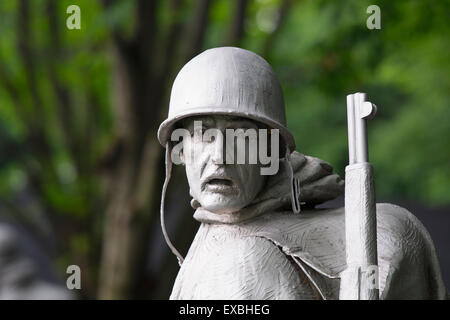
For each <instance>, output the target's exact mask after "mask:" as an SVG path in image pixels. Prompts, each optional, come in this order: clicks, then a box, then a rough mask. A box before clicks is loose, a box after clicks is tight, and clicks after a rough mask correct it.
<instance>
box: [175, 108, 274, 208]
mask: <svg viewBox="0 0 450 320" xmlns="http://www.w3.org/2000/svg"><path fill="white" fill-rule="evenodd" d="M194 121H201V124H202V127H201V131H202V133H204V132H205V131H206V130H208V129H217V130H218V131H220V132H222V133H223V139H222V138H221V137H215V138H212V139H211V140H210V139H202V138H198V137H199V136H201V135H200V134H199V135H196V134H195V132H194V128H196V130H198V129H199V127H198V126H197V127H195V126H194ZM197 124H198V122H197ZM183 127H184V128H185V129H188V131H189V132H190V134H191V138H190V139H184V140H183V151H182V159H183V162H184V163H185V166H186V175H187V179H188V182H189V186H190V188H191V195H192V196H193V197H194V198H195V199H196V200H197V201H198V202H199V203H200V204H201V206H202V207H203V208H205V209H207V210H209V211H211V212H214V213H219V214H227V213H232V212H236V211H238V210H240V209H242V208H244V207H246V206H247V205H249V204H250V203H251V202H252V200H253V199H254V198H255V197H256V195H257V194H258V193H259V191H260V190H261V189H262V187H263V185H264V182H265V176H264V175H261V173H260V168H261V164H259V163H257V164H249V161H248V152H246V158H245V160H246V161H245V163H244V164H237V163H236V162H237V161H235V164H228V163H226V164H225V162H226V161H225V158H226V152H235V154H236V150H228V149H230V148H226V147H225V142H224V141H223V140H224V139H225V138H224V137H225V129H244V130H247V129H255V130H258V125H257V123H255V122H254V121H251V120H247V119H244V118H236V117H229V116H205V117H192V118H188V119H186V120H184V121H183ZM210 131H211V130H210ZM197 133H198V132H197ZM209 140H210V141H209ZM249 143H254V141H253V142H250V141H249V139H245V144H246V148H245V149H246V150H247V151H248V150H249V146H248V144H249ZM194 148H195V151H194ZM235 148H236V144H235ZM236 158H237V157H235V159H236Z"/></svg>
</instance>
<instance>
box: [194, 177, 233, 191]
mask: <svg viewBox="0 0 450 320" xmlns="http://www.w3.org/2000/svg"><path fill="white" fill-rule="evenodd" d="M202 189H204V190H207V191H211V192H219V193H234V192H236V189H237V188H236V184H235V183H234V182H233V180H231V179H230V178H228V177H224V176H210V177H208V179H206V180H205V182H204V183H203V188H202Z"/></svg>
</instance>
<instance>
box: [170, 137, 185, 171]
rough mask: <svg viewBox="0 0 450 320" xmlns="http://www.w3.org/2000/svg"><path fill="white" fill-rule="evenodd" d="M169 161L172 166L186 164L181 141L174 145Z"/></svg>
mask: <svg viewBox="0 0 450 320" xmlns="http://www.w3.org/2000/svg"><path fill="white" fill-rule="evenodd" d="M171 157H172V158H171V159H172V162H173V163H174V164H181V165H185V164H186V159H185V156H184V152H183V141H181V142H178V143H177V144H175V145H174V146H173V148H172V151H171Z"/></svg>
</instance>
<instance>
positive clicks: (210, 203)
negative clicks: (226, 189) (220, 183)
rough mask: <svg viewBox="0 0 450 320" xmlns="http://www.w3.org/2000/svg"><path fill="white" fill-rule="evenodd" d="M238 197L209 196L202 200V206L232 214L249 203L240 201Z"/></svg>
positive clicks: (213, 210) (220, 212) (213, 211)
mask: <svg viewBox="0 0 450 320" xmlns="http://www.w3.org/2000/svg"><path fill="white" fill-rule="evenodd" d="M236 200H238V199H235V198H234V199H233V198H232V199H229V198H226V197H217V198H215V199H214V198H212V197H208V198H206V199H203V201H200V203H201V206H202V208H204V209H206V210H208V211H210V212H212V213H216V214H232V213H233V212H237V211H239V210H241V209H242V208H244V207H245V206H246V205H247V203H240V201H236Z"/></svg>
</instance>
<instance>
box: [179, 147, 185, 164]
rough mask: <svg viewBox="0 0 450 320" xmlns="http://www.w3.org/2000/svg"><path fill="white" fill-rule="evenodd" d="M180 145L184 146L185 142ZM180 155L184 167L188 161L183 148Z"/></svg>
mask: <svg viewBox="0 0 450 320" xmlns="http://www.w3.org/2000/svg"><path fill="white" fill-rule="evenodd" d="M180 144H181V146H183V142H180ZM178 154H179V156H180V161H181V163H182V165H183V166H184V165H185V164H186V159H185V157H184V148H183V147H181V148H180V151H179V153H178Z"/></svg>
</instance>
